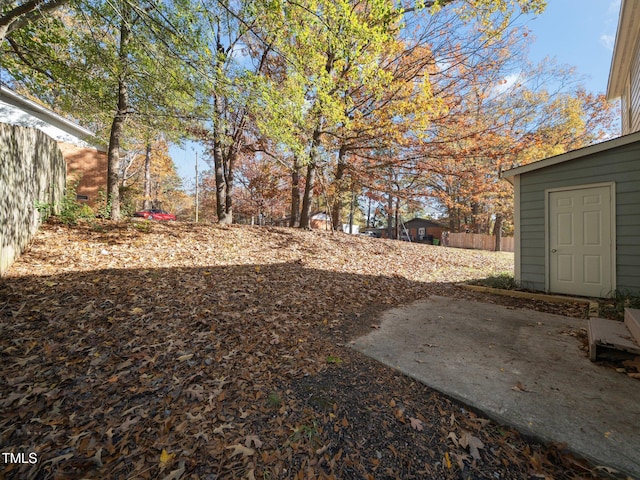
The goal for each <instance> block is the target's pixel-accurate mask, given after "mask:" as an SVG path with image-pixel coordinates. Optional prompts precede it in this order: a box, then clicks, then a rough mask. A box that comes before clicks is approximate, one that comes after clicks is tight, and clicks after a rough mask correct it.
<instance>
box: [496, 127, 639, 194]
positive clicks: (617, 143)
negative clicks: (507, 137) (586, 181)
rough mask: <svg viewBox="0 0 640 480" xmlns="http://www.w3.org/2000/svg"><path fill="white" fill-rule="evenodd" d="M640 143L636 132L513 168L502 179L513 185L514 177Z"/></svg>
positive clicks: (505, 172) (503, 173)
mask: <svg viewBox="0 0 640 480" xmlns="http://www.w3.org/2000/svg"><path fill="white" fill-rule="evenodd" d="M635 142H640V132H635V133H632V134H630V135H624V136H622V137H618V138H614V139H613V140H608V141H606V142H601V143H596V144H594V145H590V146H588V147H584V148H579V149H578V150H571V151H570V152H567V153H563V154H561V155H556V156H555V157H549V158H545V159H544V160H538V161H537V162H533V163H529V164H528V165H523V166H521V167H516V168H512V169H511V170H506V171H504V172H502V175H501V176H502V178H505V179H506V180H508V181H509V182H511V183H513V181H512V180H511V178H512V177H515V176H516V175H521V174H523V173H527V172H532V171H534V170H540V169H541V168H546V167H550V166H552V165H557V164H559V163H564V162H568V161H570V160H575V159H576V158H581V157H586V156H588V155H593V154H596V153H600V152H604V151H607V150H611V149H612V148H618V147H623V146H625V145H629V144H630V143H635Z"/></svg>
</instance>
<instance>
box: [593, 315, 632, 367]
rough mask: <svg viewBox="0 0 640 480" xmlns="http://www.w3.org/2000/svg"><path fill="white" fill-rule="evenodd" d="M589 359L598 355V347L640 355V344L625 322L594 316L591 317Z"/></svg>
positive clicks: (594, 358)
mask: <svg viewBox="0 0 640 480" xmlns="http://www.w3.org/2000/svg"><path fill="white" fill-rule="evenodd" d="M588 333H589V359H590V360H591V361H592V362H594V361H595V360H596V359H597V357H598V347H603V348H609V349H613V350H620V351H623V352H628V353H632V354H634V355H640V345H638V344H637V343H636V342H635V341H634V340H633V338H632V337H631V332H629V330H628V329H627V327H626V326H625V324H624V323H623V322H618V321H616V320H607V319H604V318H597V317H593V318H590V319H589V329H588Z"/></svg>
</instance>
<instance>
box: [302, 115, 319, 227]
mask: <svg viewBox="0 0 640 480" xmlns="http://www.w3.org/2000/svg"><path fill="white" fill-rule="evenodd" d="M321 136H322V133H321V132H320V127H318V128H316V130H315V131H314V132H313V139H312V141H311V151H310V152H309V165H307V176H306V183H305V186H304V196H303V197H302V211H301V212H300V228H306V229H310V228H311V202H312V200H313V187H314V183H315V178H316V162H317V160H318V146H319V145H320V137H321Z"/></svg>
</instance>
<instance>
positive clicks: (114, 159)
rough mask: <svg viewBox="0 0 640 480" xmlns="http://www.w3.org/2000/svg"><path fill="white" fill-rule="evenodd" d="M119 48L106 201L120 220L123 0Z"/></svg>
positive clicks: (125, 99) (125, 95) (126, 34)
mask: <svg viewBox="0 0 640 480" xmlns="http://www.w3.org/2000/svg"><path fill="white" fill-rule="evenodd" d="M120 21H121V22H122V23H121V24H120V48H119V52H118V60H119V61H120V62H121V63H122V66H123V69H122V74H121V77H120V79H119V80H118V110H117V111H116V114H115V116H114V117H113V122H112V123H111V132H110V134H109V147H108V153H107V199H108V200H107V201H110V202H111V212H110V214H111V220H116V221H118V220H120V179H119V178H118V177H119V175H118V172H119V171H120V137H121V136H122V131H123V129H124V123H125V121H126V119H127V113H128V111H129V90H128V88H127V83H126V77H127V74H128V68H127V64H128V62H129V60H128V53H129V52H128V50H129V49H128V46H129V40H130V38H131V26H130V25H131V7H130V6H129V5H128V4H127V3H126V2H124V3H123V4H122V18H121V20H120Z"/></svg>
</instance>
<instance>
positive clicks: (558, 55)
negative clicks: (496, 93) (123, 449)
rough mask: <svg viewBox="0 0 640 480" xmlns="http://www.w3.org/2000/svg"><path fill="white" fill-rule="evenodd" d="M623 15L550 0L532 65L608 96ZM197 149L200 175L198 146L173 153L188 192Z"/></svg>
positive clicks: (534, 27)
mask: <svg viewBox="0 0 640 480" xmlns="http://www.w3.org/2000/svg"><path fill="white" fill-rule="evenodd" d="M633 1H636V0H633ZM619 11H620V0H548V5H547V8H546V10H545V11H544V13H543V14H542V15H540V16H538V17H535V18H531V19H530V20H528V21H527V22H526V26H527V27H528V28H529V29H530V30H531V35H532V36H533V37H534V40H535V41H534V42H533V43H532V44H531V45H530V47H529V59H530V61H531V62H532V63H538V62H540V61H542V60H544V59H545V58H547V57H549V58H555V59H556V60H557V62H558V63H559V64H561V65H568V66H572V67H575V69H576V74H577V75H579V76H580V77H584V80H583V82H582V83H583V85H584V86H585V87H586V89H587V90H588V91H591V92H594V93H605V91H606V89H607V81H608V78H609V68H610V66H611V56H612V54H613V44H614V41H615V35H616V28H617V25H618V14H619ZM194 148H197V149H198V151H199V153H198V158H199V165H200V171H203V170H205V169H208V165H207V164H206V163H205V162H204V159H203V155H202V149H201V148H198V147H197V146H196V145H194V144H190V145H188V146H187V147H186V148H185V149H179V148H172V149H171V155H172V158H173V160H174V162H175V164H176V166H177V167H178V174H179V175H180V176H181V177H183V178H184V179H185V182H184V184H185V187H187V188H190V187H192V186H193V184H194V178H195V153H194Z"/></svg>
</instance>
